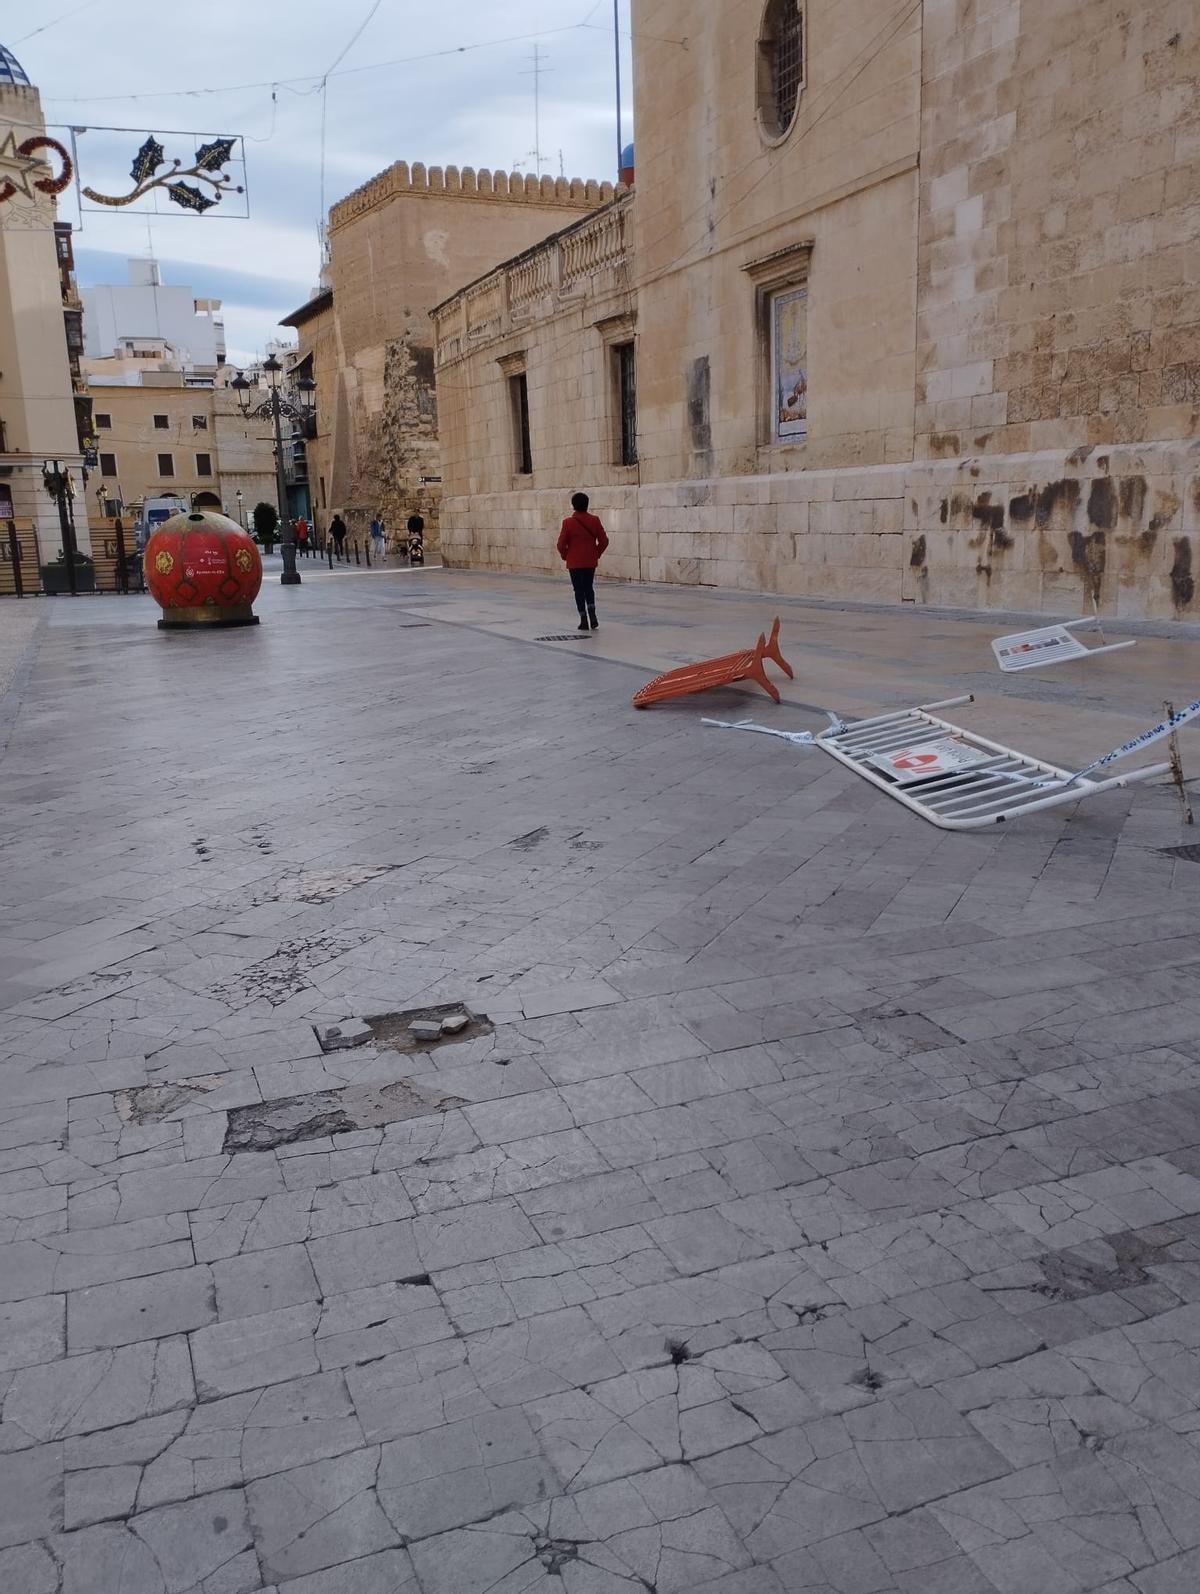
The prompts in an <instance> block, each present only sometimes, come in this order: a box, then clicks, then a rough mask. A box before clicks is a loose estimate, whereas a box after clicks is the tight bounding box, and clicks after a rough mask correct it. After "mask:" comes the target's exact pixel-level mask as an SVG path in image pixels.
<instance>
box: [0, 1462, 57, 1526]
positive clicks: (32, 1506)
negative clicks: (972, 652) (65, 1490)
mask: <svg viewBox="0 0 1200 1594" xmlns="http://www.w3.org/2000/svg"><path fill="white" fill-rule="evenodd" d="M61 1526H62V1446H61V1445H56V1444H51V1445H38V1446H36V1447H35V1448H34V1449H32V1450H19V1451H15V1452H14V1453H13V1454H11V1455H0V1548H7V1547H8V1546H10V1545H14V1544H23V1543H25V1542H26V1541H27V1540H29V1539H42V1538H45V1537H46V1535H47V1534H49V1533H54V1532H56V1531H57V1530H58V1529H59V1528H60V1527H61Z"/></svg>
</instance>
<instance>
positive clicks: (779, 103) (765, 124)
mask: <svg viewBox="0 0 1200 1594" xmlns="http://www.w3.org/2000/svg"><path fill="white" fill-rule="evenodd" d="M803 87H804V8H803V5H802V4H801V0H767V7H766V10H765V11H764V12H763V20H762V29H761V31H760V33H759V38H758V117H759V122H760V123H761V125H762V130H763V133H764V134H765V135H766V137H767V138H769V139H781V138H783V137H784V135H785V134H786V133H787V132H788V130H789V129H790V127H791V125H792V123H793V121H794V120H795V117H796V107H797V105H798V104H799V102H800V91H801V89H802V88H803Z"/></svg>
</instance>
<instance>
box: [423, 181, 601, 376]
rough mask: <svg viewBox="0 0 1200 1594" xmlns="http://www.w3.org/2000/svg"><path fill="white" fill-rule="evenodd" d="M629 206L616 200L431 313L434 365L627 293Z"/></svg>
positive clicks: (451, 361)
mask: <svg viewBox="0 0 1200 1594" xmlns="http://www.w3.org/2000/svg"><path fill="white" fill-rule="evenodd" d="M631 200H632V196H631V195H628V194H623V195H619V196H618V197H617V198H616V199H614V200H613V201H612V202H611V203H609V204H607V205H605V206H603V207H602V208H601V209H600V210H597V211H593V213H592V214H591V215H590V216H585V217H584V218H583V220H582V221H578V222H576V223H575V224H574V226H571V227H567V228H565V229H564V230H563V231H562V232H560V233H556V234H555V236H554V237H552V238H548V239H547V240H546V242H545V243H543V244H539V245H538V247H537V248H535V249H530V250H527V251H526V253H525V254H523V255H517V256H516V257H515V259H512V260H509V261H506V262H505V263H504V265H502V266H497V268H496V269H495V271H492V272H490V273H489V274H488V275H487V276H486V277H481V278H480V279H479V281H478V282H473V283H471V284H470V286H469V287H466V288H463V289H462V290H461V291H460V292H459V293H456V294H455V295H454V297H453V298H451V299H446V300H445V301H444V302H443V303H442V304H439V305H437V306H436V307H435V308H434V310H433V312H432V317H433V325H434V335H435V338H436V342H437V364H438V365H439V366H440V365H449V364H452V363H453V362H454V361H456V360H459V359H462V358H463V357H464V356H465V355H466V354H468V353H470V352H471V351H472V350H474V349H476V348H478V347H480V346H481V345H484V344H488V343H493V342H496V341H497V340H498V339H500V338H503V337H505V336H507V334H508V333H509V332H510V331H512V330H514V329H515V328H517V327H519V326H522V325H524V324H526V323H527V322H528V321H530V320H536V319H540V318H542V317H544V316H549V315H554V314H556V313H557V311H558V309H559V308H560V307H562V306H563V305H564V304H565V303H568V302H570V301H572V300H575V299H579V298H583V297H587V296H588V295H591V296H594V297H600V296H602V295H604V294H608V293H613V292H619V291H621V290H622V289H625V288H627V287H628V286H629V280H630V268H631V265H632V260H631V253H630V243H629V238H628V229H627V220H626V218H627V217H628V214H629V207H630V204H631Z"/></svg>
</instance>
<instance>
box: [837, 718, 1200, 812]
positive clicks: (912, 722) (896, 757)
mask: <svg viewBox="0 0 1200 1594" xmlns="http://www.w3.org/2000/svg"><path fill="white" fill-rule="evenodd" d="M973 701H974V699H973V698H972V697H970V696H968V697H952V698H947V699H946V700H945V701H943V702H940V703H927V704H925V705H924V707H922V708H906V709H898V710H897V711H896V712H895V713H892V714H880V715H878V716H876V717H875V718H874V719H866V720H859V721H858V722H857V723H856V724H854V725H847V726H842V727H838V726H830V727H829V729H828V730H825V731H821V732H820V733H819V734H818V736H817V742H818V744H819V745H820V746H821V747H823V748H824V749H825V751H826V752H827V753H831V754H832V755H833V757H834V758H836V759H837V760H838V762H839V763H841V764H845V765H847V767H848V768H850V769H853V770H855V771H856V772H857V773H858V774H859V775H861V776H862V777H863V779H864V780H869V781H870V782H871V784H872V785H873V786H878V787H879V789H880V790H881V791H886V792H887V793H889V795H891V796H892V797H895V799H896V800H897V802H901V803H903V804H904V806H905V807H906V808H911V809H912V810H913V812H914V813H918V814H920V815H921V817H922V818H923V819H928V820H929V821H930V823H931V824H934V825H937V826H939V827H940V828H941V829H942V830H980V829H983V828H984V827H985V826H987V825H998V824H1003V823H1004V821H1005V820H1008V819H1016V818H1017V817H1018V816H1020V815H1022V814H1032V813H1036V812H1037V811H1038V810H1040V809H1043V808H1058V807H1061V806H1062V804H1064V803H1073V802H1078V801H1079V799H1080V798H1082V797H1092V796H1094V795H1095V794H1096V793H1097V792H1102V791H1111V790H1113V789H1114V788H1115V787H1118V786H1132V785H1133V784H1135V783H1136V782H1138V781H1143V780H1150V779H1152V778H1153V777H1154V776H1155V775H1163V774H1167V773H1168V772H1169V769H1170V766H1169V765H1168V764H1147V765H1145V766H1144V767H1142V768H1140V769H1131V770H1130V771H1129V772H1128V773H1127V774H1125V775H1114V776H1112V777H1110V778H1109V779H1107V780H1091V779H1089V778H1088V776H1087V772H1086V771H1080V772H1078V773H1076V774H1070V773H1069V772H1068V771H1067V770H1065V769H1059V768H1058V767H1057V766H1056V765H1054V764H1047V763H1045V762H1043V761H1042V760H1041V759H1039V758H1030V757H1029V756H1028V754H1026V753H1018V752H1016V751H1014V749H1013V748H1011V747H1004V746H1002V745H1001V744H1000V743H999V742H993V741H989V740H988V738H987V737H986V736H979V735H977V734H976V733H975V732H974V731H964V730H963V729H962V728H961V727H960V726H958V725H952V724H951V723H950V722H949V721H948V720H944V719H939V718H938V717H937V716H936V715H935V714H934V713H933V712H932V711H933V710H934V709H939V708H954V707H955V706H956V705H957V704H960V703H971V702H973ZM1194 708H1195V711H1196V712H1197V713H1200V703H1197V704H1196V705H1194ZM1185 716H1186V717H1189V718H1190V717H1191V716H1190V715H1188V714H1187V711H1184V713H1183V714H1181V715H1178V716H1175V717H1174V719H1175V723H1176V724H1179V723H1182V722H1183V720H1184V718H1185ZM1172 728H1173V727H1172V726H1170V725H1168V726H1165V727H1158V726H1156V727H1154V731H1153V732H1145V733H1143V736H1141V737H1138V738H1136V739H1135V743H1134V744H1130V743H1126V744H1125V746H1124V747H1122V748H1118V749H1116V750H1115V751H1114V752H1113V753H1106V754H1105V755H1104V758H1103V759H1101V760H1097V763H1096V764H1092V765H1089V766H1088V768H1089V769H1094V768H1096V767H1097V766H1098V765H1100V764H1106V763H1108V762H1110V761H1111V760H1113V759H1115V758H1118V757H1121V756H1123V755H1124V754H1125V752H1126V751H1132V750H1133V749H1134V746H1135V745H1145V743H1146V742H1147V741H1148V740H1158V735H1157V734H1155V732H1160V733H1161V734H1162V735H1166V734H1168V733H1169V731H1170V729H1172Z"/></svg>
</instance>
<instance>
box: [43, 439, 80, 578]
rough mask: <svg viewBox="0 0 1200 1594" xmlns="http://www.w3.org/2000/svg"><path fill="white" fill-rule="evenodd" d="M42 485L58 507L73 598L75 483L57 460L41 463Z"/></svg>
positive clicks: (64, 555)
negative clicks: (73, 501) (52, 462)
mask: <svg viewBox="0 0 1200 1594" xmlns="http://www.w3.org/2000/svg"><path fill="white" fill-rule="evenodd" d="M42 485H43V486H44V487H45V489H46V491H47V493H49V495H50V497H51V498H53V500H54V502H55V503H56V504H57V505H58V524H59V527H60V529H61V531H62V540H63V558H64V559H65V560H66V565H67V585H68V586H69V587H70V589H71V596H72V597H75V596H76V594H77V592H78V588H77V586H76V584H75V508H74V504H73V503H72V500H73V499H74V497H75V483H74V482H73V481H72V480H71V472H70V471H69V470H65V469H64V468H63V467H62V466H61V465H60V464H59V462H58V461H57V460H55V461H54V464H53V465H51V464H50V461H49V460H43V461H42Z"/></svg>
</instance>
